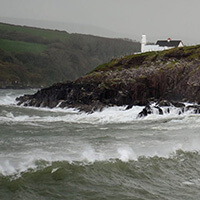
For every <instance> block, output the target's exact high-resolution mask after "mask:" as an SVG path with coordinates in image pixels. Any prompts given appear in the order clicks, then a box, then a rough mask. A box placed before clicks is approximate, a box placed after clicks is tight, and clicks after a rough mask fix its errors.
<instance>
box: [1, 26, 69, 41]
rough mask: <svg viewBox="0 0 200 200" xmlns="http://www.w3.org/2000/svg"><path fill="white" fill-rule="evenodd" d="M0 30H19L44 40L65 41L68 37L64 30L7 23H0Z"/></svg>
mask: <svg viewBox="0 0 200 200" xmlns="http://www.w3.org/2000/svg"><path fill="white" fill-rule="evenodd" d="M0 30H4V31H7V32H20V33H27V34H30V35H33V36H38V37H41V38H43V39H46V40H61V41H65V40H67V39H68V38H69V37H70V34H69V33H67V32H66V31H57V30H48V29H41V28H33V27H26V26H15V25H9V24H3V23H0Z"/></svg>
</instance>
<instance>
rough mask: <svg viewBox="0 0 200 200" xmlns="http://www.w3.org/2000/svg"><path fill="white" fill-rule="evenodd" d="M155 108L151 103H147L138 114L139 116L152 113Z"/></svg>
mask: <svg viewBox="0 0 200 200" xmlns="http://www.w3.org/2000/svg"><path fill="white" fill-rule="evenodd" d="M152 113H153V110H152V108H151V106H150V105H146V106H145V108H144V109H143V110H142V111H141V112H140V113H139V114H138V116H137V117H138V118H141V117H146V116H147V115H149V114H152Z"/></svg>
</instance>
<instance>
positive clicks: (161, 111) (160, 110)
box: [154, 106, 163, 115]
mask: <svg viewBox="0 0 200 200" xmlns="http://www.w3.org/2000/svg"><path fill="white" fill-rule="evenodd" d="M154 108H156V109H158V112H159V115H163V110H162V109H161V108H160V107H158V106H154Z"/></svg>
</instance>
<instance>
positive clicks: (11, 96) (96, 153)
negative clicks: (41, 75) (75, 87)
mask: <svg viewBox="0 0 200 200" xmlns="http://www.w3.org/2000/svg"><path fill="white" fill-rule="evenodd" d="M34 92H36V90H0V199H1V200H57V199H58V200H65V199H66V200H68V199H69V200H73V199H75V200H98V199H99V200H110V199H113V200H114V199H121V200H126V199H127V200H128V199H130V200H154V199H155V200H179V199H180V200H184V199H185V200H197V199H200V153H199V152H200V115H195V114H193V113H191V112H187V113H184V114H182V115H178V109H177V108H170V109H171V112H170V113H167V112H166V113H164V115H158V113H156V112H155V113H154V114H152V115H149V116H147V117H146V118H140V119H138V118H137V114H138V113H139V112H140V111H141V110H142V107H133V108H132V109H129V110H126V108H125V107H111V108H106V109H104V110H103V111H102V112H94V113H92V114H87V113H84V112H78V111H77V110H74V109H67V108H66V109H60V108H54V109H48V108H31V107H23V106H17V105H16V102H15V98H16V97H17V96H20V95H23V94H31V93H34Z"/></svg>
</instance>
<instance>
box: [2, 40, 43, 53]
mask: <svg viewBox="0 0 200 200" xmlns="http://www.w3.org/2000/svg"><path fill="white" fill-rule="evenodd" d="M0 49H2V50H4V51H8V52H16V53H22V52H29V53H36V54H37V53H41V52H43V51H44V50H46V49H47V46H46V45H43V44H37V43H28V42H22V41H12V40H5V39H0Z"/></svg>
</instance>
